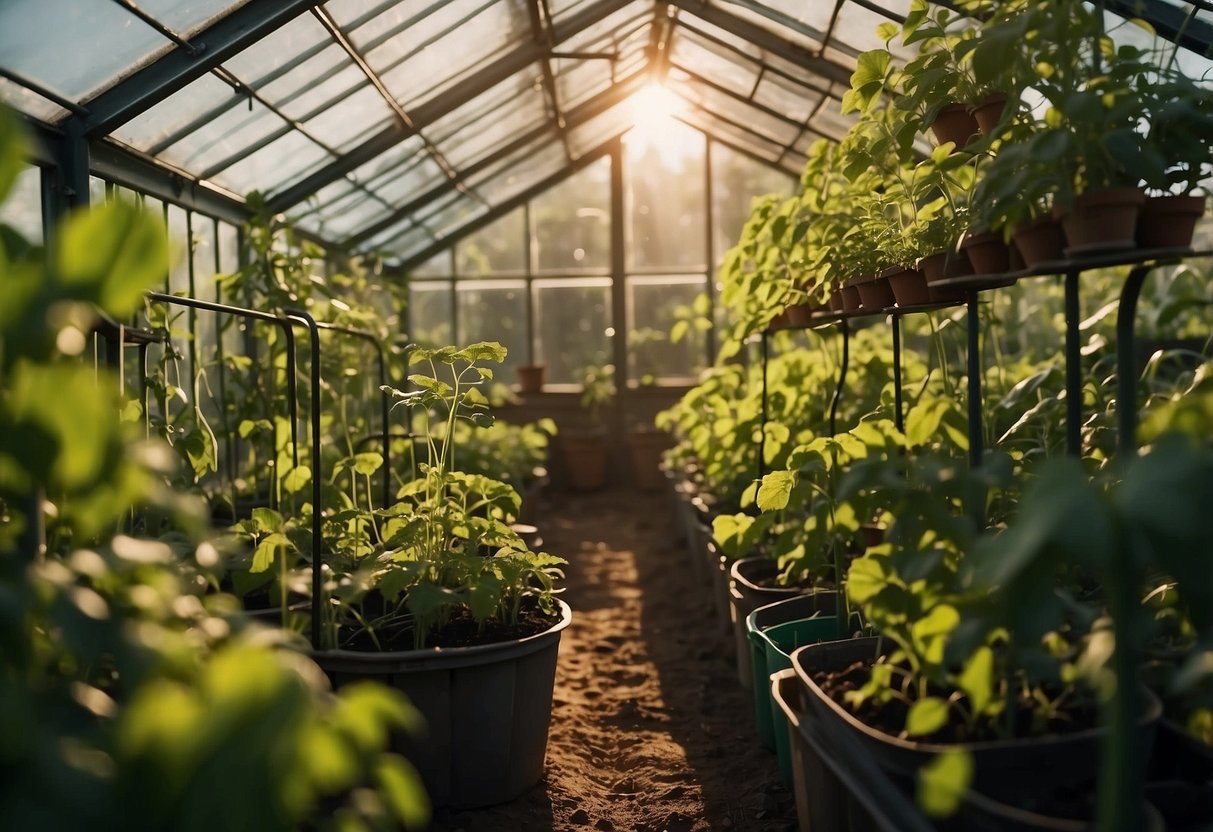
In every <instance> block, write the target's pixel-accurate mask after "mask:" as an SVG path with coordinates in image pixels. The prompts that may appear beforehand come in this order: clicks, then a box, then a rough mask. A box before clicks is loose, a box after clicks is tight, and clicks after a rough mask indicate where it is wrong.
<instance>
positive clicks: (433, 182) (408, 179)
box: [374, 156, 447, 205]
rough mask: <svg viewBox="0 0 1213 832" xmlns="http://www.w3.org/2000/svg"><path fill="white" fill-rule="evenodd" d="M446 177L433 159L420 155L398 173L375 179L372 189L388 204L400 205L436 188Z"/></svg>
mask: <svg viewBox="0 0 1213 832" xmlns="http://www.w3.org/2000/svg"><path fill="white" fill-rule="evenodd" d="M446 178H447V177H446V174H445V173H443V172H442V168H440V167H438V164H437V163H436V162H435V161H434V160H433V159H431V158H430V157H429V156H422V157H419V158H418V159H417V160H416V162H415V163H413V164H411V165H409V166H407V167H404V168H401V169H400V171H399V172H398V173H396V174H394V175H390V176H385V177H381V178H380V179H378V180H376V182H375V185H374V191H375V193H377V194H378V195H379V198H380V199H382V200H383V201H384V202H386V203H387V204H388V205H400V204H403V203H405V202H409V201H411V200H413V199H416V198H417V197H419V196H421V195H422V194H424V193H426V192H427V191H430V190H432V189H434V188H436V187H437V186H438V185H439V184H440V183H442V182H445V181H446Z"/></svg>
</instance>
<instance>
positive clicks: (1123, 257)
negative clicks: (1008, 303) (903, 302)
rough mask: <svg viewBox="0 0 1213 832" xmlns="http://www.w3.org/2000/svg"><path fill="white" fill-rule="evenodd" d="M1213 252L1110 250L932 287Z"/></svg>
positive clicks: (996, 283) (979, 286)
mask: <svg viewBox="0 0 1213 832" xmlns="http://www.w3.org/2000/svg"><path fill="white" fill-rule="evenodd" d="M1209 256H1213V251H1196V250H1194V249H1192V248H1187V247H1185V248H1130V249H1121V250H1119V251H1108V252H1103V253H1101V254H1089V255H1086V256H1085V257H1067V258H1065V259H1062V260H1047V261H1045V262H1043V263H1037V264H1036V265H1035V266H1033V267H1031V268H1028V269H1019V270H1018V271H1013V272H1005V273H1003V274H966V275H962V276H960V277H948V278H944V279H943V280H937V281H936V282H934V283H932V284H931V285H932V286H939V287H942V288H946V289H967V290H969V291H977V292H983V291H986V290H988V289H997V288H1000V287H1003V286H1010V285H1011V284H1012V283H1015V282H1016V281H1017V280H1022V279H1024V278H1030V277H1055V276H1057V275H1060V274H1070V273H1072V272H1085V271H1089V270H1091V269H1109V268H1114V267H1116V266H1138V265H1143V264H1146V263H1151V264H1155V265H1161V264H1162V263H1164V262H1167V261H1175V262H1178V261H1180V260H1183V259H1184V258H1188V257H1209Z"/></svg>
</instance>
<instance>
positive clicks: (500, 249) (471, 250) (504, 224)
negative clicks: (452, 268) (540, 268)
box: [455, 208, 527, 277]
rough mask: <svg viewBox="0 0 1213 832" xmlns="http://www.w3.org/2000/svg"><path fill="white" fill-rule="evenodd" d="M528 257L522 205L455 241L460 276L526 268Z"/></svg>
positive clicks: (482, 274) (490, 273)
mask: <svg viewBox="0 0 1213 832" xmlns="http://www.w3.org/2000/svg"><path fill="white" fill-rule="evenodd" d="M526 261H527V245H526V216H525V214H524V212H523V210H522V209H521V208H517V209H515V210H513V211H511V212H510V213H508V214H506V215H505V216H504V217H502V218H501V219H499V220H494V221H493V222H491V223H490V224H489V225H487V226H485V227H484V228H482V229H480V230H479V231H477V232H475V233H474V234H472V235H470V236H468V237H466V238H465V239H463V240H460V241H459V242H458V243H456V244H455V263H456V268H457V269H458V274H459V276H460V277H489V276H490V275H494V274H502V273H510V272H513V273H518V272H525V271H526V268H527V262H526Z"/></svg>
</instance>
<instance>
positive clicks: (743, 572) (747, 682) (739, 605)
mask: <svg viewBox="0 0 1213 832" xmlns="http://www.w3.org/2000/svg"><path fill="white" fill-rule="evenodd" d="M778 573H779V565H778V564H777V563H775V561H773V560H771V559H769V558H742V559H741V560H738V561H734V562H733V565H732V566H730V567H729V621H730V622H731V623H732V625H733V640H734V643H735V644H736V647H737V678H738V679H739V680H740V681H741V686H742V687H743V688H745V689H746V690H753V689H754V676H753V669H752V667H751V663H750V637H749V634H748V633H747V632H746V623H745V622H746V618H747V617H748V616H749V614H750V613H752V612H753V611H754V610H756V609H758V608H759V607H765V606H766V605H767V604H772V603H774V602H776V601H782V600H784V599H785V598H793V597H795V596H797V595H803V594H804V593H805V589H804V588H803V587H767V586H759V585H758V583H757V582H758V581H762V580H767V579H770V578H773V577H775V575H777V574H778Z"/></svg>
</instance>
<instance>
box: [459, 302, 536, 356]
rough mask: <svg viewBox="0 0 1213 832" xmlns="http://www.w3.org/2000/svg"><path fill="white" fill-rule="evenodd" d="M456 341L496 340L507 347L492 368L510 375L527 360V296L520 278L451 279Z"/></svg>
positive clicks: (460, 342) (464, 342)
mask: <svg viewBox="0 0 1213 832" xmlns="http://www.w3.org/2000/svg"><path fill="white" fill-rule="evenodd" d="M455 302H456V304H457V309H458V313H457V321H458V327H457V329H458V331H457V332H456V335H455V340H456V342H457V343H459V344H461V345H462V344H473V343H475V342H477V341H497V342H498V343H500V344H501V345H502V346H504V347H505V348H506V350H508V355H507V356H506V359H505V362H504V363H503V364H502V367H501V369H500V370H496V372H497V373H498V374H499V375H500V376H501V377H502V378H510V377H511V376H512V375H513V368H514V367H517V366H519V365H522V364H529V363H531V361H530V358H529V352H530V351H529V350H528V349H527V309H526V303H527V297H526V281H523V280H485V281H480V280H467V281H457V282H456V283H455Z"/></svg>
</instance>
